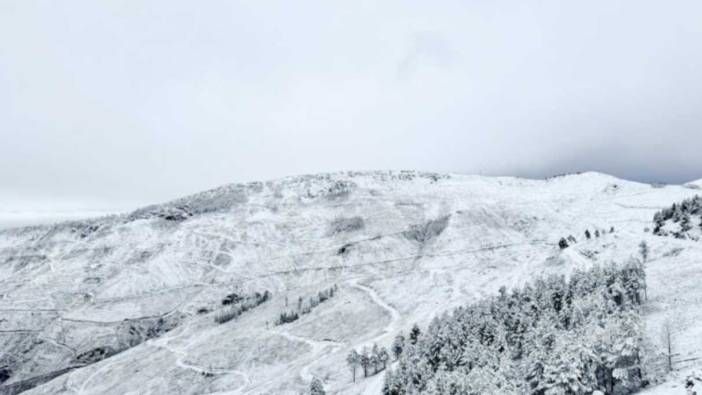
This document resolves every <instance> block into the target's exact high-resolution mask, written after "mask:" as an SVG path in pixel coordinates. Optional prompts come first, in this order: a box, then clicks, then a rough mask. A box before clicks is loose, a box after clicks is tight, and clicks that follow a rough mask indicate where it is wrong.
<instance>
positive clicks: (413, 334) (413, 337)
mask: <svg viewBox="0 0 702 395" xmlns="http://www.w3.org/2000/svg"><path fill="white" fill-rule="evenodd" d="M421 334H422V331H421V330H420V329H419V326H417V324H414V326H412V329H411V330H410V334H409V340H410V344H412V345H415V344H417V340H418V339H419V335H421Z"/></svg>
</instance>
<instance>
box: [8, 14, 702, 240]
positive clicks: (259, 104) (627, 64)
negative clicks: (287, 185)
mask: <svg viewBox="0 0 702 395" xmlns="http://www.w3.org/2000/svg"><path fill="white" fill-rule="evenodd" d="M700 18H702V3H699V2H695V1H691V0H689V1H673V2H668V3H666V4H662V3H660V2H655V1H651V0H643V1H633V0H625V1H621V2H616V3H613V2H609V1H604V0H595V1H591V2H584V3H577V4H576V3H563V2H559V1H544V2H538V3H534V2H530V3H525V2H518V1H497V2H486V1H469V2H465V1H446V2H441V3H436V2H433V3H426V2H418V1H410V2H406V1H387V2H383V3H382V4H376V2H372V1H358V2H353V3H343V4H342V3H329V2H323V1H303V2H296V3H294V4H292V3H289V2H282V1H272V2H265V3H260V2H254V3H251V2H240V1H234V2H223V1H222V2H220V1H217V2H212V3H208V4H206V5H204V4H202V3H193V2H186V1H181V0H178V1H165V0H154V1H147V2H140V3H138V4H137V3H132V2H124V1H113V0H110V1H103V2H91V1H75V2H70V3H65V2H51V1H46V0H40V1H31V2H29V1H22V0H9V1H5V2H3V3H2V4H0V119H2V120H3V122H2V126H1V128H0V131H1V133H2V135H1V137H2V139H1V141H2V144H0V207H1V208H0V227H2V221H3V213H4V215H5V217H4V218H5V219H6V218H8V215H15V216H19V217H22V218H28V217H27V216H30V217H31V216H32V215H33V217H32V218H35V220H36V218H39V217H42V215H44V216H49V217H51V216H55V215H58V214H57V213H69V214H70V213H77V214H76V215H82V214H81V213H85V212H86V211H91V212H110V211H122V210H127V209H131V208H134V207H136V206H139V205H142V204H148V203H154V202H160V201H165V200H169V199H172V198H176V197H179V196H183V195H186V194H190V193H194V192H198V191H201V190H204V189H208V188H212V187H216V186H218V185H221V184H226V183H230V182H239V181H251V180H260V179H270V178H277V177H282V176H286V175H293V174H307V173H319V172H329V171H338V170H370V169H419V170H430V171H437V172H455V173H469V174H485V175H515V176H526V177H544V176H549V175H552V174H559V173H566V172H573V171H583V170H595V171H601V172H605V173H609V174H613V175H616V176H618V177H622V178H626V179H631V180H638V181H646V182H665V183H683V182H686V181H690V180H694V179H697V178H700V177H702V171H701V170H700V169H702V155H700V150H701V147H702V112H700V110H699V109H700V108H702V72H701V71H700V70H702V24H700V23H699V21H700ZM8 213H11V214H8ZM23 215H24V217H23ZM42 218H43V217H42ZM18 221H19V222H20V223H25V222H22V221H26V220H25V219H19V220H18ZM40 222H41V221H40ZM13 224H14V223H13Z"/></svg>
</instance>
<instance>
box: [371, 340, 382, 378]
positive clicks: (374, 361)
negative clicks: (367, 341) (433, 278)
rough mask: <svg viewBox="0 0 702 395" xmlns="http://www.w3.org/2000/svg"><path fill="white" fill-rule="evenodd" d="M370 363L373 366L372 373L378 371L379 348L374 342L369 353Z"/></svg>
mask: <svg viewBox="0 0 702 395" xmlns="http://www.w3.org/2000/svg"><path fill="white" fill-rule="evenodd" d="M370 365H371V366H372V367H373V374H375V373H378V369H379V368H380V348H378V344H377V343H374V344H373V348H372V349H371V353H370Z"/></svg>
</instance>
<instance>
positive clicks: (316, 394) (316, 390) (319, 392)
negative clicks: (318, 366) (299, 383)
mask: <svg viewBox="0 0 702 395" xmlns="http://www.w3.org/2000/svg"><path fill="white" fill-rule="evenodd" d="M325 394H326V392H324V385H323V384H322V382H321V381H320V380H319V379H318V378H316V377H315V378H314V379H312V383H310V395H325Z"/></svg>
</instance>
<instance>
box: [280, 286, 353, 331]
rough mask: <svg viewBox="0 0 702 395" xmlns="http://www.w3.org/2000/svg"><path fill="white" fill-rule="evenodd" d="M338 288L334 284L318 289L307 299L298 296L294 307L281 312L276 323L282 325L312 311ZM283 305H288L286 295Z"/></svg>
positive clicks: (331, 296) (329, 297) (332, 295)
mask: <svg viewBox="0 0 702 395" xmlns="http://www.w3.org/2000/svg"><path fill="white" fill-rule="evenodd" d="M338 289H339V286H338V285H336V284H334V286H333V287H329V288H327V289H324V290H322V291H319V292H317V294H316V295H313V296H310V297H309V298H308V299H307V300H305V299H303V298H302V296H300V297H299V298H298V300H297V306H296V308H294V309H289V310H286V311H283V312H281V313H280V316H279V317H278V320H277V321H276V325H283V324H287V323H289V322H293V321H297V320H298V319H299V318H300V317H301V316H303V315H305V314H309V313H310V312H312V310H313V309H314V308H315V307H317V306H319V305H320V304H321V303H324V302H326V301H327V300H329V299H331V298H333V297H334V295H335V294H336V292H337V291H338ZM285 306H286V307H287V306H288V299H287V297H286V298H285Z"/></svg>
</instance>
